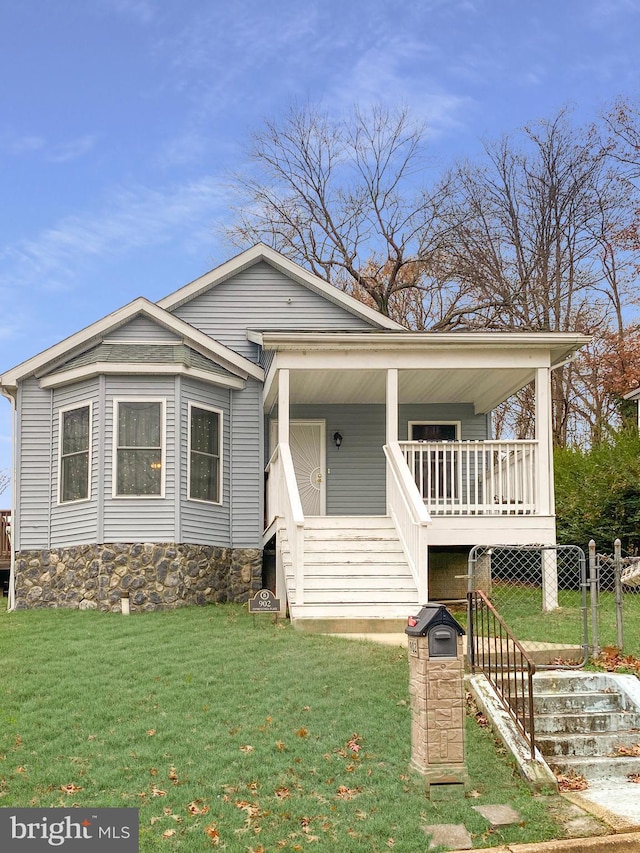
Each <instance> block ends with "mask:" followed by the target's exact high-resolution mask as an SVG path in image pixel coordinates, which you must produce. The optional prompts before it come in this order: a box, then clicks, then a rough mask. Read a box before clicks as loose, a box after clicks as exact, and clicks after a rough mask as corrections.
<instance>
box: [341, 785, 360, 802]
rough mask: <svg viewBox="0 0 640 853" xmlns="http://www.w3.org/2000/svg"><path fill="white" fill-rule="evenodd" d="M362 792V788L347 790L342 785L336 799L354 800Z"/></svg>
mask: <svg viewBox="0 0 640 853" xmlns="http://www.w3.org/2000/svg"><path fill="white" fill-rule="evenodd" d="M361 791H362V788H347V786H346V785H340V787H339V788H338V792H337V794H336V797H338V799H340V800H352V799H353V798H354V797H355V796H356V795H357V794H359V793H361Z"/></svg>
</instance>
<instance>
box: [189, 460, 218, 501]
mask: <svg viewBox="0 0 640 853" xmlns="http://www.w3.org/2000/svg"><path fill="white" fill-rule="evenodd" d="M218 471H219V460H218V459H216V458H215V457H213V456H206V455H204V454H202V453H192V454H191V494H190V497H191V498H193V499H194V500H198V501H213V502H215V503H217V502H218V501H219V499H220V498H219V495H218Z"/></svg>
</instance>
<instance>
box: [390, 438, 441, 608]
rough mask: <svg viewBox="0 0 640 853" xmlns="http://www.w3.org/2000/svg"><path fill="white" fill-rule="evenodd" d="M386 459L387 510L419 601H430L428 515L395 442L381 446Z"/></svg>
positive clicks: (429, 521) (429, 518)
mask: <svg viewBox="0 0 640 853" xmlns="http://www.w3.org/2000/svg"><path fill="white" fill-rule="evenodd" d="M384 454H385V456H386V458H387V511H388V513H389V515H390V516H391V518H392V520H393V523H394V524H395V527H396V530H397V532H398V537H399V538H400V543H401V545H402V549H403V551H404V554H405V557H406V558H407V562H408V564H409V568H410V569H411V574H412V575H413V579H414V581H415V584H416V587H417V590H418V601H419V602H422V603H425V602H427V601H428V600H429V577H428V567H429V563H428V550H427V528H428V526H429V524H430V523H431V517H430V515H429V513H428V512H427V509H426V507H425V505H424V501H423V500H422V497H421V495H420V492H419V491H418V488H417V486H416V483H415V481H414V479H413V476H412V474H411V471H410V470H409V468H408V466H407V463H406V460H405V458H404V456H403V454H402V451H401V450H400V446H399V444H398V443H397V442H390V443H389V444H386V445H385V446H384Z"/></svg>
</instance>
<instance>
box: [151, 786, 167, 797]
mask: <svg viewBox="0 0 640 853" xmlns="http://www.w3.org/2000/svg"><path fill="white" fill-rule="evenodd" d="M151 796H152V797H166V796H167V792H166V791H162V790H161V789H160V788H156V786H155V785H154V786H153V787H152V788H151Z"/></svg>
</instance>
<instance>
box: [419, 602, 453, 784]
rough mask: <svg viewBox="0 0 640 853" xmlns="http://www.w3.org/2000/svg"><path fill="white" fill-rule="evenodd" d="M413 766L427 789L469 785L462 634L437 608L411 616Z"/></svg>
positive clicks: (442, 609) (429, 606)
mask: <svg viewBox="0 0 640 853" xmlns="http://www.w3.org/2000/svg"><path fill="white" fill-rule="evenodd" d="M405 633H406V634H407V636H408V645H409V693H410V694H411V766H412V767H413V768H414V769H415V770H417V771H418V772H419V773H421V774H422V775H423V776H424V777H425V782H426V786H427V794H428V795H429V796H431V794H432V793H433V792H432V791H431V786H434V785H438V786H440V785H447V786H452V785H455V786H461V788H459V789H458V790H461V791H464V786H465V785H466V784H467V781H468V776H467V767H466V764H465V759H464V720H465V702H464V688H463V676H464V656H463V651H462V635H463V634H464V630H463V629H462V627H461V626H460V625H458V623H457V622H456V620H455V619H454V618H453V616H452V615H451V614H450V613H449V611H448V610H447V609H446V607H444V606H443V605H441V604H426V605H425V606H424V607H423V608H422V609H421V610H420V613H418V615H417V616H410V617H409V619H408V624H407V627H406V628H405ZM450 790H451V789H450Z"/></svg>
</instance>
